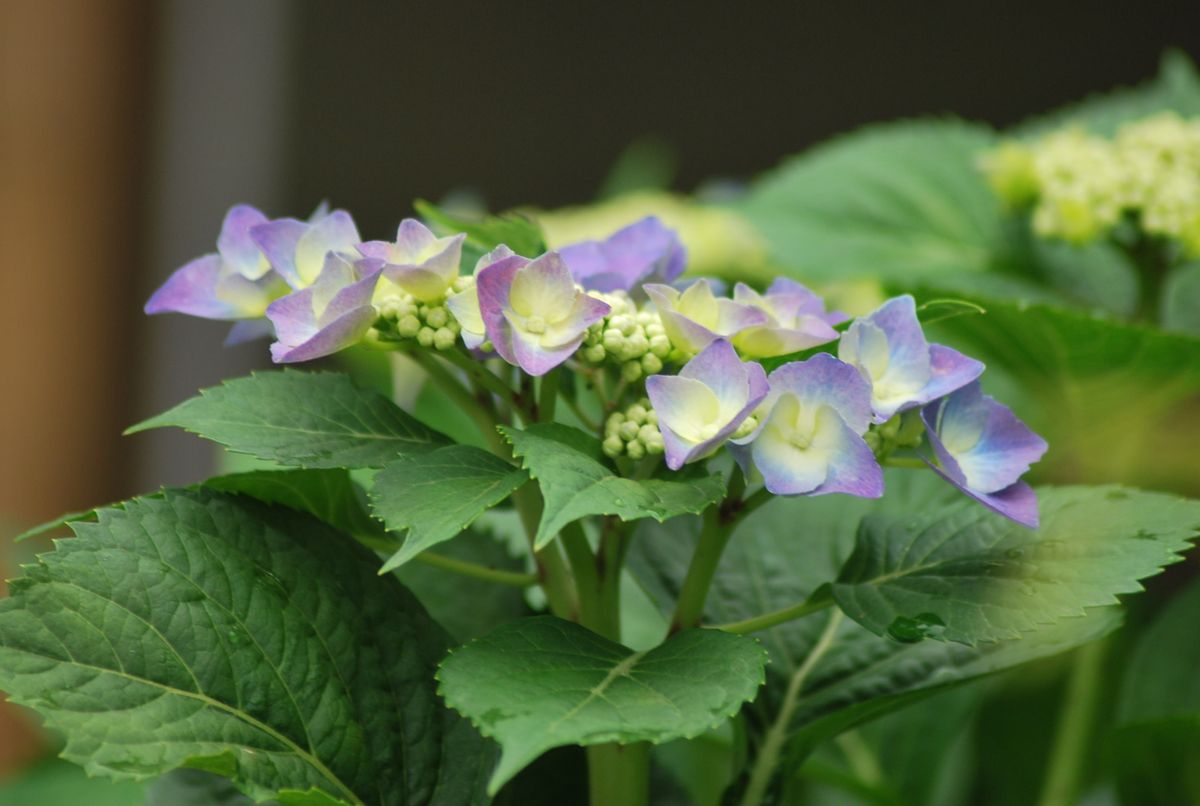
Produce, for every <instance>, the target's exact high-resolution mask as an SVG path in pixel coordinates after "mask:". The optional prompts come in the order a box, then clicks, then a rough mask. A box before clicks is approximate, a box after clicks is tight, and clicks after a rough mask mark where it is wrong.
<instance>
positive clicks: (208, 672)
mask: <svg viewBox="0 0 1200 806" xmlns="http://www.w3.org/2000/svg"><path fill="white" fill-rule="evenodd" d="M98 515H99V520H98V522H97V523H76V524H73V525H72V529H73V530H74V531H75V533H76V535H77V537H76V538H75V539H72V540H64V541H60V542H59V543H58V547H57V550H56V551H54V552H51V553H48V554H45V555H42V556H41V557H40V558H39V561H38V563H37V564H36V565H33V566H29V567H28V570H27V574H26V576H25V577H23V578H21V579H19V580H17V581H15V582H13V584H12V595H11V597H10V598H8V599H5V600H3V601H0V688H2V689H4V690H5V691H7V692H8V693H9V696H10V698H11V699H12V700H14V701H15V702H18V703H22V704H25V705H29V706H30V707H32V708H35V709H36V710H38V711H39V712H40V713H41V714H42V715H43V717H44V718H45V719H46V723H47V725H48V726H49V727H51V728H53V729H55V730H57V731H60V732H61V733H63V734H64V735H65V736H66V740H67V743H66V747H65V749H64V750H63V755H64V757H66V758H67V759H69V760H71V761H74V762H76V763H79V764H82V765H84V767H85V768H86V769H87V770H88V771H89V772H90V773H92V774H100V775H106V776H109V777H113V778H144V777H147V776H151V775H157V774H160V773H163V772H166V771H167V770H171V769H174V768H176V767H180V766H189V767H194V768H199V769H204V770H207V771H209V772H215V773H218V774H220V775H224V776H226V777H230V778H233V779H234V780H235V781H236V782H237V783H238V785H239V787H240V788H242V789H243V790H244V791H246V792H247V793H248V794H250V795H251V796H253V797H255V798H260V799H261V798H267V797H280V798H281V799H282V800H284V801H285V802H287V800H288V799H289V798H290V799H291V800H292V802H296V803H303V802H321V801H325V802H327V801H328V800H329V799H330V798H336V799H340V800H344V801H346V802H348V803H367V802H369V803H380V804H407V803H414V802H421V803H426V802H438V803H441V802H445V803H472V802H476V801H477V799H478V798H479V795H480V793H479V786H480V785H481V783H482V781H481V775H482V774H484V773H486V772H487V769H488V768H489V767H490V760H491V758H492V755H491V752H490V750H489V749H488V747H487V746H486V745H485V744H484V743H483V742H482V740H481V739H480V738H479V737H478V735H477V734H475V733H474V732H473V731H472V730H471V728H470V726H469V725H468V724H467V723H465V722H464V721H462V720H460V719H458V718H457V717H456V716H455V715H453V714H452V713H451V712H449V711H447V710H445V709H444V708H443V707H442V705H441V704H440V702H439V701H438V699H437V697H436V695H435V692H434V682H433V674H434V667H435V664H436V662H437V660H438V659H439V658H440V657H442V655H443V654H444V653H445V651H446V648H447V645H448V640H447V637H446V635H445V634H444V633H443V632H442V630H441V629H440V628H438V626H437V625H436V624H434V623H433V622H432V621H431V620H430V619H429V617H428V616H427V615H426V614H425V612H424V610H422V609H421V606H420V605H419V604H418V603H417V602H416V600H415V599H413V597H412V596H411V595H410V594H409V593H408V592H407V591H406V590H405V589H404V588H403V587H402V586H401V585H400V584H399V583H398V582H396V581H395V579H393V578H391V577H379V576H377V575H376V573H375V566H376V561H375V559H374V558H373V557H372V556H370V554H369V553H368V552H367V551H366V550H364V549H361V548H359V547H358V546H357V545H355V544H354V543H353V542H351V541H350V540H349V539H348V538H346V537H345V536H343V535H341V534H339V533H338V532H336V531H334V530H333V529H331V528H330V527H328V526H327V525H325V524H323V523H321V522H319V521H316V520H314V519H313V518H312V517H310V516H308V515H304V514H301V513H298V512H293V511H291V510H287V509H283V508H280V507H272V506H268V505H265V504H262V503H260V502H257V501H254V500H252V499H249V498H246V497H243V496H236V495H230V494H227V493H219V492H212V491H207V490H188V491H174V490H168V491H165V492H164V493H162V494H161V495H159V496H155V497H152V498H140V499H134V500H132V501H129V502H127V503H126V504H124V506H123V508H119V509H116V508H114V509H104V510H101V511H100V512H99V513H98ZM398 748H401V750H400V751H399V752H398ZM314 788H315V789H317V790H320V792H321V793H324V795H326V796H328V797H323V798H317V800H316V801H314V800H313V798H314V797H316V796H314V795H311V794H304V793H306V792H307V790H309V789H314ZM287 790H294V792H292V793H291V794H290V795H289V794H287V793H286V791H287Z"/></svg>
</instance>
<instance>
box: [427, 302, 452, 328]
mask: <svg viewBox="0 0 1200 806" xmlns="http://www.w3.org/2000/svg"><path fill="white" fill-rule="evenodd" d="M449 319H450V317H449V314H448V312H447V311H446V309H445V308H443V307H441V306H438V307H437V308H430V309H429V313H427V314H425V324H427V325H429V326H430V327H432V328H439V327H445V326H446V322H447V321H449Z"/></svg>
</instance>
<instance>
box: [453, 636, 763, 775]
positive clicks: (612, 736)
mask: <svg viewBox="0 0 1200 806" xmlns="http://www.w3.org/2000/svg"><path fill="white" fill-rule="evenodd" d="M766 661H767V653H766V652H765V651H763V649H762V647H761V646H759V645H758V642H757V641H755V640H753V639H752V638H743V637H740V636H736V635H730V634H727V633H722V632H717V631H713V630H685V631H683V632H681V633H677V634H675V635H674V636H672V637H671V638H670V639H669V640H668V641H667V642H666V643H664V644H662V645H661V646H659V647H656V648H654V649H651V650H649V651H647V652H634V651H633V650H631V649H628V648H626V647H623V646H621V645H620V644H617V643H614V642H612V641H609V640H608V639H606V638H603V637H601V636H599V635H596V634H595V633H593V632H591V631H589V630H586V629H584V628H583V627H580V626H579V625H577V624H573V623H571V622H569V621H563V620H561V619H556V618H553V617H551V616H541V617H537V618H529V619H522V620H520V621H517V622H514V623H512V624H508V625H505V626H503V627H501V628H499V629H497V630H495V631H493V632H491V633H489V634H488V635H486V636H484V637H483V638H480V639H477V640H475V641H473V642H471V643H470V644H467V645H466V646H465V647H462V648H461V649H458V650H455V651H454V652H453V653H452V654H451V655H450V656H449V657H448V658H446V660H445V661H443V662H442V665H441V669H440V670H439V672H438V679H439V680H441V683H442V685H441V693H442V694H443V696H445V698H446V702H447V703H448V704H449V705H450V706H452V707H453V708H456V709H458V710H459V711H460V712H462V713H463V714H464V715H465V716H467V717H469V718H470V719H471V721H472V722H474V723H475V725H476V726H477V727H478V728H479V730H480V731H481V732H482V733H483V734H484V735H487V736H492V737H494V738H495V739H496V740H497V741H499V742H500V746H501V748H502V754H501V757H500V764H499V766H498V767H497V768H496V772H495V774H494V775H493V776H492V781H491V783H490V785H489V791H491V792H495V791H496V790H498V789H499V788H500V787H501V786H502V785H503V784H504V782H505V781H507V780H508V779H509V778H511V777H512V776H513V775H515V774H516V773H517V772H519V771H520V770H521V768H522V767H524V766H525V765H526V764H528V763H529V762H531V761H533V760H534V759H535V758H537V757H538V756H539V755H541V754H542V753H543V752H545V751H546V750H549V749H550V748H552V747H558V746H560V745H567V744H582V745H590V744H603V743H607V742H620V743H622V744H627V743H632V742H654V743H659V742H665V741H669V740H671V739H678V738H684V737H690V736H696V735H698V734H700V733H703V732H704V731H706V730H708V729H709V728H712V727H714V726H716V725H718V724H720V723H721V722H723V721H725V719H727V718H728V717H730V716H732V715H733V714H734V713H736V711H737V709H738V708H739V707H741V705H742V703H744V702H746V701H747V700H749V699H750V698H752V697H753V696H754V692H755V691H757V690H758V687H759V686H761V685H762V682H763V666H764V664H765V663H766Z"/></svg>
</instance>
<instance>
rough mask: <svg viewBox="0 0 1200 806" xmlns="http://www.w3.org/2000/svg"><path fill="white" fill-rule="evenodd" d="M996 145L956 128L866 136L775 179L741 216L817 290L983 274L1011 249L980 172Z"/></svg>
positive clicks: (938, 124)
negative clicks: (820, 285) (982, 158)
mask: <svg viewBox="0 0 1200 806" xmlns="http://www.w3.org/2000/svg"><path fill="white" fill-rule="evenodd" d="M993 142H994V135H993V134H992V132H991V131H990V130H988V129H987V128H986V127H983V126H976V125H972V124H967V123H963V122H960V121H955V120H925V121H916V122H913V121H905V122H901V123H891V124H885V125H875V126H869V127H867V128H865V129H862V130H860V131H858V132H855V133H853V134H850V135H847V136H845V137H840V138H838V139H835V140H833V141H831V142H829V143H827V144H825V145H821V146H818V147H817V148H814V149H812V150H811V151H808V152H806V153H804V154H801V155H799V156H797V157H794V158H792V159H790V160H788V161H787V162H785V163H784V164H783V165H782V166H780V167H779V168H776V169H775V170H773V171H771V172H769V173H768V174H766V175H765V176H764V177H762V178H761V179H760V180H759V181H758V182H757V183H756V184H755V185H754V187H753V188H751V190H750V192H749V194H747V196H746V197H745V199H744V200H743V201H742V202H741V203H740V204H739V210H740V212H742V213H743V214H744V215H746V216H747V217H748V218H749V219H750V221H751V223H753V224H754V225H755V226H756V227H757V228H758V229H759V230H760V231H762V233H763V234H764V235H765V236H766V238H767V240H768V241H769V243H770V246H771V252H772V256H773V257H774V259H775V260H776V261H778V262H779V263H780V264H781V265H783V266H785V267H787V268H789V269H791V270H792V271H793V272H794V273H797V274H799V275H800V276H802V277H803V278H807V279H811V280H814V281H832V280H844V279H846V278H849V277H872V278H883V279H885V280H887V279H894V280H901V281H904V282H911V281H912V280H913V279H914V278H918V277H926V276H930V275H937V274H941V273H945V272H955V273H957V272H963V271H980V270H983V269H986V268H988V267H989V266H990V265H991V264H992V262H993V258H994V256H995V255H996V254H998V253H999V252H1000V251H1001V246H1002V244H1003V239H1004V232H1003V226H1002V221H1003V219H1002V216H1001V214H1000V204H999V202H998V200H997V199H996V197H995V195H994V194H993V193H992V191H991V190H990V189H989V188H988V186H987V184H986V183H985V182H984V181H983V178H982V177H981V176H980V174H979V171H978V169H977V168H976V166H975V160H976V158H977V156H978V155H979V154H980V153H981V152H982V151H984V150H986V149H987V148H989V147H990V146H991V145H992V144H993Z"/></svg>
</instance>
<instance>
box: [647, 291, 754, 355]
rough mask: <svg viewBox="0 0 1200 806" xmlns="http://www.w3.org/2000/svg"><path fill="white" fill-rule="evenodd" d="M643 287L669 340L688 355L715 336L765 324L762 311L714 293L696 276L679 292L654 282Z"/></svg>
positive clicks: (704, 345)
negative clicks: (695, 279) (694, 279)
mask: <svg viewBox="0 0 1200 806" xmlns="http://www.w3.org/2000/svg"><path fill="white" fill-rule="evenodd" d="M645 289H646V293H647V294H648V295H649V296H650V299H651V300H653V302H654V306H655V307H656V308H657V309H658V315H659V317H661V319H662V324H663V329H664V330H666V332H667V336H668V337H669V338H670V339H671V344H673V345H674V346H675V347H676V348H677V349H679V350H681V351H682V352H684V353H687V354H689V355H695V354H696V353H698V352H700V351H701V350H703V349H704V348H705V347H707V346H708V345H709V343H710V342H712V341H713V340H714V339H716V338H731V337H733V336H735V335H737V334H738V333H740V332H741V331H743V330H745V329H746V328H748V327H751V326H753V325H766V324H769V320H768V316H767V313H766V312H765V311H763V310H761V309H759V308H754V307H751V306H750V305H745V304H743V303H741V302H736V301H734V300H731V299H725V298H719V297H717V296H716V295H714V294H713V290H712V286H710V285H709V284H708V282H707V281H705V280H697V281H696V282H694V283H692V284H691V285H690V286H688V287H687V288H686V289H684V290H683V291H682V292H681V291H679V290H678V289H675V288H672V287H671V286H668V285H659V284H656V283H647V284H646V286H645Z"/></svg>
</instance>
